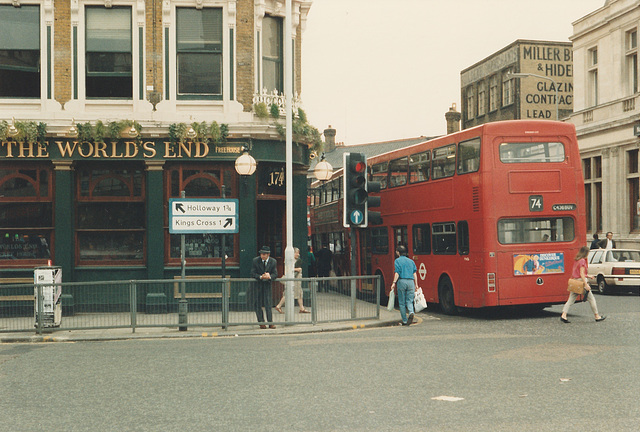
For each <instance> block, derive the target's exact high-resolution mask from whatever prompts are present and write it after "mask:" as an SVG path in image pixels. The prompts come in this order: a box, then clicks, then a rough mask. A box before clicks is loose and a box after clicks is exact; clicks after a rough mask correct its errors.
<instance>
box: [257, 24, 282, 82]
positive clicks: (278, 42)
mask: <svg viewBox="0 0 640 432" xmlns="http://www.w3.org/2000/svg"><path fill="white" fill-rule="evenodd" d="M282 29H283V27H282V18H278V17H272V16H265V17H264V20H263V21H262V71H263V72H262V88H263V89H266V90H267V92H272V91H273V90H277V91H278V92H279V93H282V92H283V90H284V81H283V70H284V67H283V59H284V54H283V48H282Z"/></svg>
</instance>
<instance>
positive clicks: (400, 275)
mask: <svg viewBox="0 0 640 432" xmlns="http://www.w3.org/2000/svg"><path fill="white" fill-rule="evenodd" d="M396 256H397V258H396V260H395V262H394V268H395V273H394V274H393V283H392V284H391V289H392V290H394V291H396V292H397V293H398V307H399V309H400V317H401V318H402V321H401V322H400V325H405V326H406V325H410V324H411V323H412V322H413V314H414V308H413V299H414V295H415V292H416V291H418V290H419V289H420V287H419V286H418V274H417V272H418V268H417V267H416V263H415V262H413V260H412V259H410V258H408V257H407V248H406V246H402V245H401V246H398V248H397V249H396ZM407 312H408V313H409V316H408V317H407Z"/></svg>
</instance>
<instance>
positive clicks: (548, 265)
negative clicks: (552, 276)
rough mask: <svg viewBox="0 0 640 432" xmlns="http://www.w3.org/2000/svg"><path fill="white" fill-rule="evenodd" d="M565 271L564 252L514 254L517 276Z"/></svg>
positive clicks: (514, 269) (515, 273)
mask: <svg viewBox="0 0 640 432" xmlns="http://www.w3.org/2000/svg"><path fill="white" fill-rule="evenodd" d="M547 273H564V253H562V252H552V253H542V254H514V255H513V274H514V275H515V276H524V275H539V274H547Z"/></svg>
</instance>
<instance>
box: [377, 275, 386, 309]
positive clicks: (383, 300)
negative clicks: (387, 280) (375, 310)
mask: <svg viewBox="0 0 640 432" xmlns="http://www.w3.org/2000/svg"><path fill="white" fill-rule="evenodd" d="M378 275H379V276H380V306H386V305H388V304H389V296H388V295H387V292H386V288H385V284H384V276H382V275H381V274H380V273H376V276H378Z"/></svg>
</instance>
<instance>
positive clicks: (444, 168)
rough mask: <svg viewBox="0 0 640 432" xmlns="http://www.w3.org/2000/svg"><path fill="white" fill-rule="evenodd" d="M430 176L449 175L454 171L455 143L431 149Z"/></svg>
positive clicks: (435, 177) (434, 177)
mask: <svg viewBox="0 0 640 432" xmlns="http://www.w3.org/2000/svg"><path fill="white" fill-rule="evenodd" d="M431 169H432V173H431V175H432V178H433V179H434V180H435V179H440V178H444V177H451V176H452V175H453V174H454V173H455V172H456V145H455V144H451V145H448V146H445V147H440V148H437V149H434V150H433V162H432V168H431Z"/></svg>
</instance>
